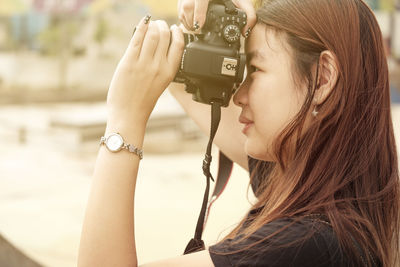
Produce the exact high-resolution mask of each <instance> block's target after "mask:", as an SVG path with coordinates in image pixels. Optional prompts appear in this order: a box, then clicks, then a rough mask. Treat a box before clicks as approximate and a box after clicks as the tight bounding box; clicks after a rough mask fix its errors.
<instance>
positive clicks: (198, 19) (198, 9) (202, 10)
mask: <svg viewBox="0 0 400 267" xmlns="http://www.w3.org/2000/svg"><path fill="white" fill-rule="evenodd" d="M207 8H208V0H195V2H194V18H193V23H194V25H196V23H197V25H198V27H199V29H201V28H202V27H203V26H204V23H205V22H206V15H207ZM195 30H198V29H196V28H195Z"/></svg>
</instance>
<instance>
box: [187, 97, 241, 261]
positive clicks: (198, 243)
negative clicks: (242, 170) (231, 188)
mask: <svg viewBox="0 0 400 267" xmlns="http://www.w3.org/2000/svg"><path fill="white" fill-rule="evenodd" d="M220 120H221V104H220V103H218V102H212V103H211V130H210V139H209V141H208V145H207V151H206V154H205V158H204V160H203V173H204V176H205V177H206V183H207V184H206V189H205V192H204V197H203V203H202V206H201V210H200V214H199V218H198V220H197V225H196V230H195V234H194V238H192V239H191V240H190V241H189V243H188V244H187V246H186V248H185V252H184V254H189V253H192V252H196V251H200V250H204V249H205V245H204V241H203V240H202V239H201V236H202V234H203V229H204V226H205V221H206V218H207V217H208V214H209V211H210V207H211V205H212V203H214V201H215V200H216V199H217V198H218V196H219V195H220V194H221V193H222V191H223V190H224V188H225V185H226V184H227V182H228V180H229V177H230V174H231V170H232V165H233V163H232V161H230V159H228V158H227V157H226V156H225V155H224V154H223V153H222V152H220V164H219V171H218V177H217V183H216V185H215V188H214V192H213V196H212V198H211V201H210V203H209V205H208V208H207V204H208V197H209V192H210V179H211V180H213V181H214V178H213V177H212V174H211V172H210V165H211V160H212V156H211V148H212V143H213V140H214V137H215V134H216V133H217V129H218V125H219V122H220Z"/></svg>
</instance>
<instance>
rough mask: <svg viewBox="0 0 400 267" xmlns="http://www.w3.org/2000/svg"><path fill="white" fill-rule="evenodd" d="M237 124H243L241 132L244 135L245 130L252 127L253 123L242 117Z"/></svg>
mask: <svg viewBox="0 0 400 267" xmlns="http://www.w3.org/2000/svg"><path fill="white" fill-rule="evenodd" d="M239 122H240V123H243V124H244V127H243V130H242V132H243V133H244V134H246V132H247V130H248V129H249V128H250V127H251V126H252V125H253V123H254V122H253V121H251V120H249V119H248V118H246V117H244V116H242V115H241V116H240V117H239Z"/></svg>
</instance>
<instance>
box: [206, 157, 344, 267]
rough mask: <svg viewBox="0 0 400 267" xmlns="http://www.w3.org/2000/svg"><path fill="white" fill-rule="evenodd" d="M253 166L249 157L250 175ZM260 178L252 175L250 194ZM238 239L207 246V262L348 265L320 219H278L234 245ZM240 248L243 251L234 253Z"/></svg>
mask: <svg viewBox="0 0 400 267" xmlns="http://www.w3.org/2000/svg"><path fill="white" fill-rule="evenodd" d="M255 164H256V160H254V159H252V158H249V171H250V173H251V172H252V170H253V169H254V167H255ZM264 177H265V176H264ZM260 179H262V177H259V175H257V174H256V176H255V179H253V182H252V188H253V191H254V192H256V190H257V187H258V185H259V182H260ZM258 212H259V210H256V209H255V210H251V211H250V212H249V214H248V217H247V222H246V223H248V222H249V221H250V220H251V218H254V216H255V215H257V213H258ZM246 223H245V224H246ZM285 226H288V227H287V228H286V229H285V230H283V231H282V232H280V233H278V234H276V235H274V236H273V237H271V238H268V239H267V240H263V241H261V242H260V243H258V244H257V245H255V246H253V247H251V248H246V247H247V246H248V245H250V244H253V243H255V242H257V241H260V240H262V239H264V238H265V237H267V236H269V235H271V234H273V233H275V232H276V231H277V230H279V229H282V228H283V227H285ZM241 237H242V235H239V236H238V237H236V238H235V239H228V240H226V241H224V242H222V243H220V244H216V245H214V246H211V247H209V252H210V255H211V259H212V261H213V263H214V265H215V266H216V267H222V266H235V267H236V266H246V267H250V266H281V267H282V266H296V267H305V266H307V267H316V266H321V267H322V266H349V265H350V264H349V262H347V261H346V259H345V257H344V256H343V254H342V252H341V249H340V246H339V243H338V240H337V238H336V235H335V233H334V231H333V230H332V228H331V226H330V225H329V222H327V221H326V220H325V219H324V218H322V217H320V216H310V217H305V218H303V219H301V220H300V221H295V220H294V219H293V218H282V219H279V220H276V221H272V222H270V223H268V224H266V225H264V226H262V227H261V228H260V229H258V230H257V231H256V232H255V233H253V234H252V235H251V236H250V237H249V238H247V239H245V240H243V241H241V242H239V243H237V242H235V241H238V240H239V239H240V238H241ZM299 240H300V241H299ZM296 241H297V242H296ZM241 249H244V250H243V251H237V250H241ZM223 254H225V255H223Z"/></svg>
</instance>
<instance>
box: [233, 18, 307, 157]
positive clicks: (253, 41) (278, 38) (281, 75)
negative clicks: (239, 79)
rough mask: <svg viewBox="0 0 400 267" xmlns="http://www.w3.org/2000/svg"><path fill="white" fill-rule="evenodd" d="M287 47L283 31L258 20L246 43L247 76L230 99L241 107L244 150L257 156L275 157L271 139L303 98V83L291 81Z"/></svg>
mask: <svg viewBox="0 0 400 267" xmlns="http://www.w3.org/2000/svg"><path fill="white" fill-rule="evenodd" d="M288 47H289V45H288V44H287V43H286V41H285V39H284V37H283V35H282V34H279V33H276V32H275V31H273V30H271V29H267V27H266V26H265V25H264V24H260V23H259V24H257V25H256V26H255V27H254V29H253V31H252V33H251V35H250V37H249V39H248V41H247V43H246V53H247V60H248V62H247V77H246V79H245V81H244V82H243V83H242V85H241V87H240V89H239V91H238V92H237V93H236V95H235V96H234V98H233V100H234V103H235V104H236V105H238V106H240V107H241V108H242V113H241V115H240V118H239V121H240V122H241V123H244V128H243V133H244V134H245V135H246V137H247V139H246V144H245V149H246V152H247V154H248V155H249V156H251V157H253V158H256V159H260V160H265V161H275V160H276V159H275V158H274V157H272V152H273V150H272V143H273V141H274V140H275V138H276V137H277V136H278V135H279V133H280V132H281V131H282V130H283V129H284V128H285V126H287V125H288V123H289V122H290V121H291V120H292V119H293V118H294V116H295V115H296V114H297V113H298V112H299V110H300V108H301V106H302V104H303V102H304V100H305V96H306V87H305V86H303V87H304V88H298V86H296V85H295V82H294V77H293V75H292V60H291V57H290V54H289V51H290V50H289V48H288Z"/></svg>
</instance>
